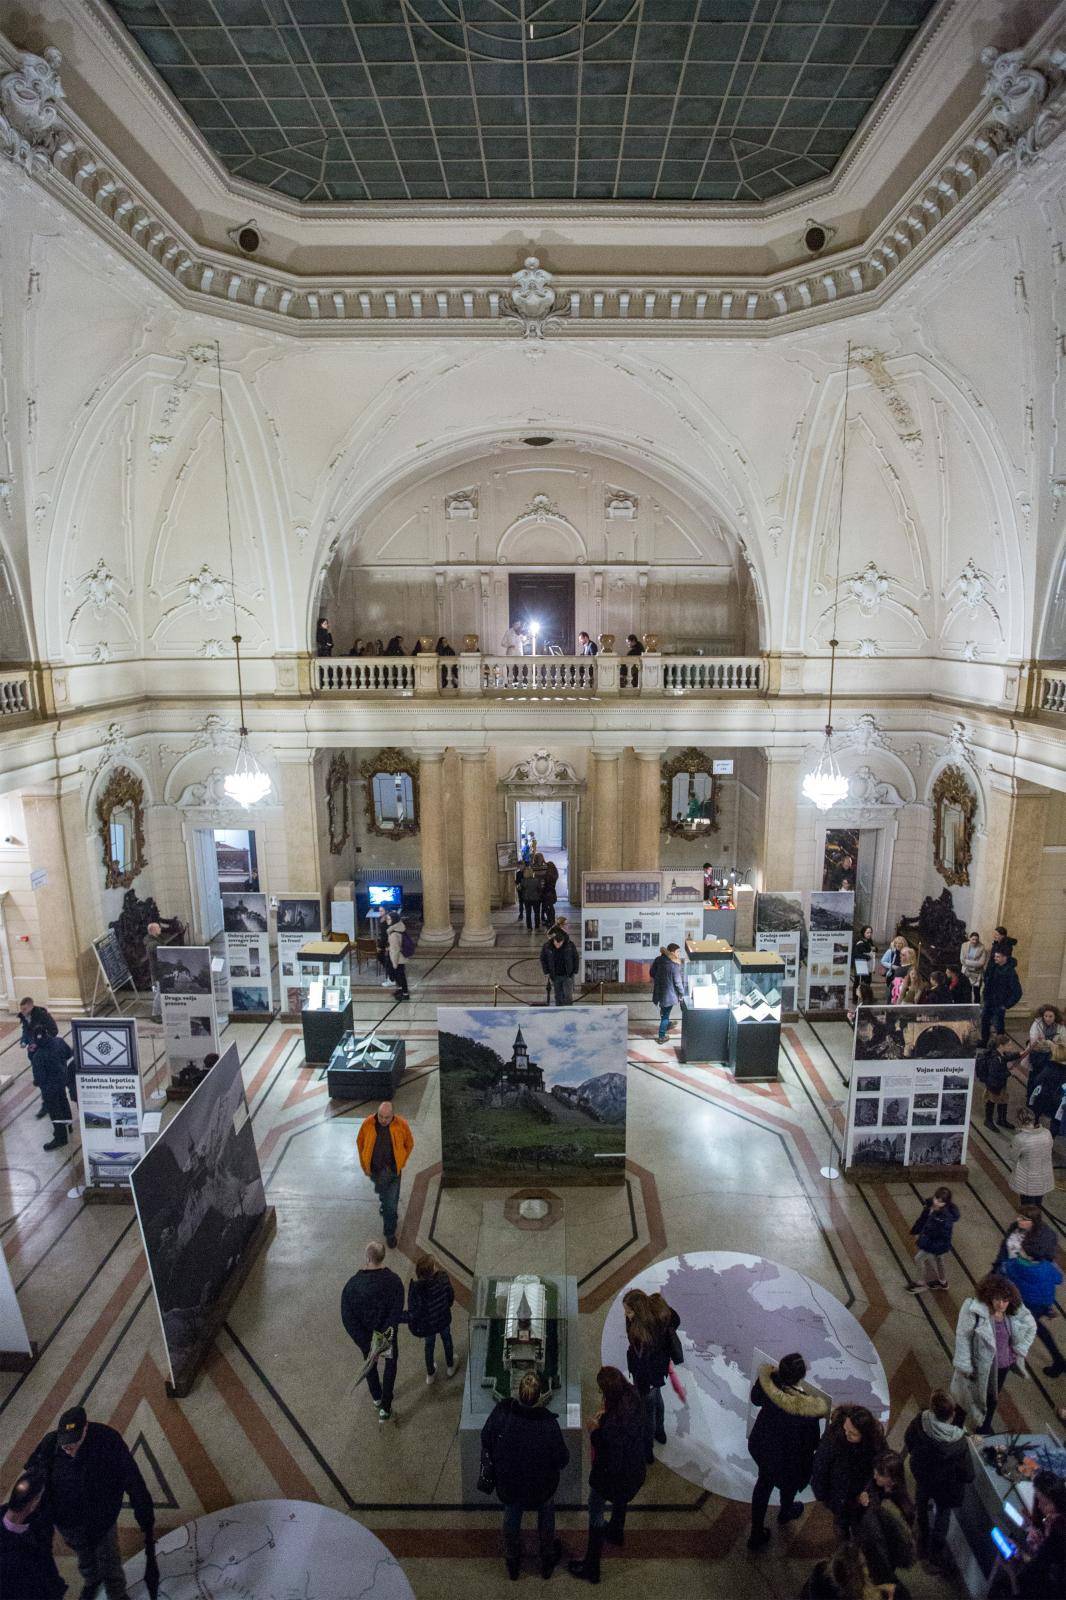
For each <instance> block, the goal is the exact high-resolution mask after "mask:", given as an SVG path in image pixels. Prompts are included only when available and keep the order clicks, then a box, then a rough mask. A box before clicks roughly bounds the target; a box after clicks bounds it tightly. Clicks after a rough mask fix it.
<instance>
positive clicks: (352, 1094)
mask: <svg viewBox="0 0 1066 1600" xmlns="http://www.w3.org/2000/svg"><path fill="white" fill-rule="evenodd" d="M406 1066H407V1044H406V1042H405V1040H403V1039H383V1038H381V1037H380V1036H379V1035H378V1034H376V1033H368V1034H366V1035H364V1037H363V1038H362V1039H357V1038H356V1037H355V1034H354V1033H346V1034H345V1035H344V1037H343V1038H342V1039H341V1042H340V1044H339V1045H338V1046H337V1048H336V1049H335V1050H334V1052H333V1054H332V1055H331V1056H330V1058H329V1067H328V1068H327V1070H326V1083H327V1085H328V1087H329V1096H330V1099H331V1100H391V1099H392V1097H393V1094H394V1093H395V1091H396V1088H397V1086H398V1085H399V1082H400V1079H401V1078H402V1077H403V1075H404V1071H405V1069H406Z"/></svg>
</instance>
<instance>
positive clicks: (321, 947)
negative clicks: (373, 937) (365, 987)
mask: <svg viewBox="0 0 1066 1600" xmlns="http://www.w3.org/2000/svg"><path fill="white" fill-rule="evenodd" d="M350 950H351V946H350V945H349V943H348V940H347V939H345V938H341V939H311V940H309V941H308V943H307V944H305V945H302V946H301V947H300V949H299V950H298V951H297V954H296V971H297V973H298V974H299V979H300V991H301V1006H300V1020H301V1022H302V1024H303V1036H304V1060H305V1061H306V1062H307V1064H308V1066H311V1067H324V1066H325V1065H326V1064H327V1062H328V1061H329V1059H330V1057H331V1056H332V1054H333V1052H334V1050H335V1049H336V1048H337V1046H338V1045H339V1044H340V1042H341V1040H342V1038H343V1037H344V1035H345V1034H346V1033H349V1032H350V1031H351V1027H352V973H351V959H350V955H349V952H350Z"/></svg>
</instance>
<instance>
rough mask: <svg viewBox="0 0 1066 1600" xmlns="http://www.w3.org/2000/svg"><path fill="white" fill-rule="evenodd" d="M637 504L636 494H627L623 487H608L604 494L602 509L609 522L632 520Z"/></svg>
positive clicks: (638, 502) (638, 503)
mask: <svg viewBox="0 0 1066 1600" xmlns="http://www.w3.org/2000/svg"><path fill="white" fill-rule="evenodd" d="M639 505H640V501H639V500H638V499H637V497H636V495H635V494H628V493H627V492H626V490H625V489H610V488H609V489H607V491H606V493H605V495H604V505H603V509H604V511H605V512H606V514H607V520H608V521H609V522H616V521H619V522H632V521H633V519H634V517H635V516H636V514H637V509H638V507H639Z"/></svg>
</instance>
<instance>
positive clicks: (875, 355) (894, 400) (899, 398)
mask: <svg viewBox="0 0 1066 1600" xmlns="http://www.w3.org/2000/svg"><path fill="white" fill-rule="evenodd" d="M852 356H853V357H854V359H855V360H856V361H857V362H858V364H859V366H860V367H862V368H863V370H864V371H865V372H866V373H867V374H868V375H869V378H870V380H871V382H872V383H873V384H874V387H875V388H876V389H877V390H878V392H879V393H880V395H881V397H882V399H883V400H884V402H885V405H886V406H887V407H888V413H889V416H890V417H891V418H892V422H893V424H894V426H895V429H896V432H897V434H898V435H899V437H900V439H901V440H902V442H903V444H904V445H905V446H906V447H907V449H908V450H909V451H910V452H911V454H912V455H915V456H920V455H921V453H922V430H921V428H920V427H919V426H918V419H917V417H916V416H915V415H914V412H913V411H912V409H911V406H910V402H909V401H908V400H907V399H906V398H905V397H904V395H902V394H901V393H900V389H899V386H898V384H897V383H896V380H895V378H893V376H892V374H891V373H890V372H889V370H888V368H887V367H886V366H885V362H886V360H887V359H888V358H887V357H886V355H885V353H884V351H882V350H872V349H870V348H869V347H860V348H859V349H857V350H853V351H852Z"/></svg>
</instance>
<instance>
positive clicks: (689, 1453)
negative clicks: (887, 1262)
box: [601, 1251, 888, 1500]
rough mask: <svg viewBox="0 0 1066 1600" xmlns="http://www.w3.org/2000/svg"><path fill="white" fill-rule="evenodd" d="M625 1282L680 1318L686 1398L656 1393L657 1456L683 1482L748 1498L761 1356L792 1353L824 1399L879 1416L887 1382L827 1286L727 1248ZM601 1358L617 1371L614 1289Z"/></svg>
mask: <svg viewBox="0 0 1066 1600" xmlns="http://www.w3.org/2000/svg"><path fill="white" fill-rule="evenodd" d="M632 1288H637V1289H643V1290H644V1291H645V1293H647V1294H654V1293H655V1291H656V1290H658V1291H659V1292H660V1293H661V1294H663V1295H664V1296H665V1297H666V1300H667V1302H668V1303H669V1304H670V1305H671V1306H673V1308H674V1310H675V1311H676V1312H677V1314H678V1316H679V1317H680V1319H681V1327H680V1329H679V1334H680V1338H681V1344H682V1347H683V1349H684V1352H685V1361H684V1365H683V1366H682V1367H681V1368H679V1370H678V1377H679V1378H680V1380H681V1384H682V1387H683V1388H684V1389H685V1391H686V1399H685V1403H684V1404H682V1402H681V1401H680V1400H679V1399H678V1397H677V1395H676V1394H675V1393H674V1391H673V1389H672V1388H671V1386H670V1385H669V1384H667V1385H666V1387H665V1388H664V1390H663V1399H664V1401H665V1405H666V1437H667V1443H666V1445H665V1446H664V1447H662V1449H661V1450H660V1452H659V1454H660V1455H661V1457H662V1459H663V1460H664V1461H665V1462H666V1463H667V1465H668V1466H670V1467H672V1468H673V1470H674V1471H675V1472H677V1473H679V1474H680V1475H681V1476H682V1477H683V1478H687V1479H689V1481H690V1482H692V1483H697V1484H699V1485H700V1486H701V1487H702V1488H705V1489H710V1490H711V1491H712V1493H714V1494H720V1495H724V1496H725V1497H726V1498H727V1499H730V1500H749V1499H750V1498H751V1491H752V1489H753V1488H754V1486H755V1470H754V1463H753V1461H752V1459H751V1457H750V1456H749V1455H748V1451H747V1435H748V1430H749V1427H750V1424H751V1421H752V1420H753V1418H754V1408H752V1407H751V1406H750V1404H749V1392H750V1389H751V1384H752V1381H753V1378H754V1375H755V1366H756V1364H757V1360H758V1359H762V1358H763V1357H766V1358H771V1359H775V1360H776V1359H777V1358H779V1357H780V1356H783V1355H786V1354H788V1352H789V1351H791V1350H798V1351H799V1352H800V1354H801V1355H803V1356H804V1358H805V1359H806V1362H807V1369H808V1370H807V1376H808V1380H809V1381H810V1382H811V1383H813V1384H814V1385H815V1387H817V1388H818V1389H821V1390H824V1392H825V1393H826V1394H827V1395H828V1396H829V1397H830V1399H831V1400H832V1401H833V1403H834V1405H836V1404H840V1403H841V1402H843V1401H849V1402H851V1403H852V1404H854V1405H864V1406H868V1407H869V1409H870V1410H871V1411H872V1412H873V1413H874V1415H875V1416H876V1417H881V1418H882V1419H885V1418H887V1416H888V1382H887V1380H886V1378H885V1373H884V1369H883V1367H882V1366H881V1362H880V1359H879V1357H878V1354H877V1351H876V1350H875V1349H874V1347H873V1345H872V1343H871V1342H870V1339H869V1338H868V1337H867V1335H866V1334H865V1333H864V1332H863V1329H862V1328H861V1326H860V1325H859V1323H858V1322H857V1321H856V1320H855V1318H854V1317H853V1316H852V1314H851V1312H850V1311H848V1310H847V1309H846V1307H844V1306H842V1305H841V1304H840V1301H839V1300H837V1299H835V1298H834V1296H833V1295H831V1294H830V1293H829V1291H828V1289H825V1288H823V1287H822V1285H821V1284H819V1283H816V1282H815V1281H814V1280H813V1279H812V1278H805V1277H804V1276H803V1274H802V1273H799V1272H796V1271H795V1270H794V1269H793V1268H792V1267H785V1266H781V1265H780V1264H779V1263H778V1262H775V1261H767V1260H765V1259H764V1258H763V1257H762V1256H749V1255H740V1254H737V1253H735V1252H733V1251H697V1252H694V1253H692V1254H690V1255H683V1256H674V1257H673V1258H671V1259H669V1260H666V1261H658V1262H656V1263H655V1265H654V1266H652V1267H648V1268H647V1269H646V1271H644V1272H642V1273H640V1275H639V1276H638V1277H636V1278H634V1279H633V1281H632V1283H629V1284H627V1285H626V1289H627V1290H628V1289H632ZM623 1293H625V1290H623ZM756 1352H761V1353H762V1355H761V1356H759V1357H757V1356H756ZM601 1358H602V1360H603V1361H604V1363H606V1364H607V1365H610V1366H616V1367H618V1368H620V1369H621V1371H622V1372H625V1370H626V1336H625V1316H624V1313H623V1310H622V1296H621V1295H619V1296H618V1299H617V1300H616V1301H615V1302H614V1304H613V1305H612V1307H611V1309H610V1311H609V1312H608V1314H607V1320H606V1322H605V1323H604V1329H603V1340H602V1345H601ZM804 1498H805V1499H809V1498H810V1494H809V1492H808V1493H807V1494H805V1496H804Z"/></svg>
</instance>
